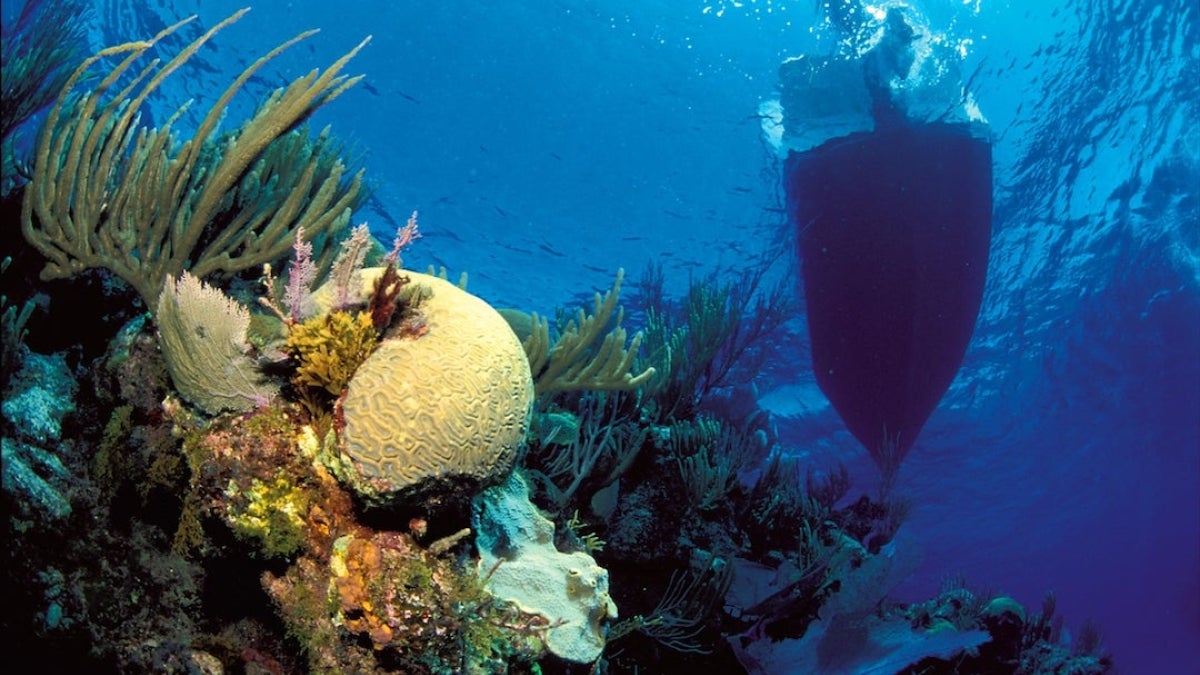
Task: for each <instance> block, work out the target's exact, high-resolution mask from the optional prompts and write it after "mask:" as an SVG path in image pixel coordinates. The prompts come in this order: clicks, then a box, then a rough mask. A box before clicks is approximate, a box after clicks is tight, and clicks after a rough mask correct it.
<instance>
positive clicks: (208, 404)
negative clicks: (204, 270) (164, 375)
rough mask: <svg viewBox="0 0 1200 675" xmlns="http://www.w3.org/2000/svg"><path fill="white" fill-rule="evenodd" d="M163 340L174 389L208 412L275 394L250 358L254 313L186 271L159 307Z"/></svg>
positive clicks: (169, 285) (240, 407) (170, 283)
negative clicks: (250, 330)
mask: <svg viewBox="0 0 1200 675" xmlns="http://www.w3.org/2000/svg"><path fill="white" fill-rule="evenodd" d="M155 311H156V317H155V318H156V320H157V323H158V333H159V343H160V344H161V345H162V350H163V356H164V357H165V359H166V363H167V369H168V370H169V371H170V373H171V380H172V381H173V382H174V383H175V389H176V390H177V391H178V392H179V393H180V395H182V396H183V397H184V398H185V399H187V400H188V402H190V403H192V404H194V405H196V406H198V407H199V408H200V409H202V410H204V411H205V412H207V413H210V414H215V413H219V412H221V411H223V410H237V411H246V410H250V409H251V408H253V407H254V406H255V405H263V404H265V403H266V402H267V401H269V400H270V399H271V398H272V397H273V396H274V395H275V393H276V392H277V390H278V387H277V386H275V385H273V384H272V383H271V382H270V381H269V380H268V379H267V378H266V377H265V376H264V375H263V374H262V373H261V372H259V370H258V369H257V368H256V367H255V364H254V361H253V360H252V359H251V358H250V357H249V356H248V354H247V353H248V352H249V351H250V346H249V343H248V341H247V340H248V336H247V330H248V329H249V326H250V312H249V311H247V310H246V308H245V307H243V306H242V305H240V304H238V303H237V302H235V301H233V300H231V299H230V298H229V297H227V296H226V295H225V294H224V293H222V292H221V290H220V289H219V288H215V287H212V286H209V285H208V284H206V283H204V282H203V281H200V279H199V278H198V277H195V276H193V275H192V274H190V273H188V272H184V273H183V274H182V275H181V276H180V277H179V281H178V282H176V280H175V279H173V278H168V279H167V280H166V283H164V284H163V289H162V293H161V294H159V297H158V303H157V304H156V305H155Z"/></svg>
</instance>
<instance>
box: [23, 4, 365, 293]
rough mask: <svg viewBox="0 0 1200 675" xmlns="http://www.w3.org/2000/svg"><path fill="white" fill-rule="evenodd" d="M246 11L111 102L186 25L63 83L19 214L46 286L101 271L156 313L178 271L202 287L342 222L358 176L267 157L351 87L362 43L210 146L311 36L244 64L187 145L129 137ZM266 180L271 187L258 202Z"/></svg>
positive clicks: (165, 133) (162, 137)
mask: <svg viewBox="0 0 1200 675" xmlns="http://www.w3.org/2000/svg"><path fill="white" fill-rule="evenodd" d="M245 12H246V10H242V11H240V12H237V13H236V14H234V15H232V16H230V17H229V18H228V19H226V20H224V21H222V22H220V23H218V24H217V25H216V26H214V27H213V28H212V29H210V30H209V31H207V32H206V33H204V34H203V35H202V36H201V37H199V38H197V39H196V40H195V41H193V42H192V43H191V44H189V45H188V46H187V47H185V48H184V49H183V50H182V51H180V52H179V53H178V54H177V55H176V56H175V57H174V58H172V59H170V60H169V61H167V62H166V63H165V64H163V65H162V66H161V67H159V66H158V64H157V62H152V63H150V64H149V65H147V66H145V67H144V68H142V70H141V71H140V73H139V74H138V76H137V77H135V78H134V82H133V84H131V85H129V86H127V87H124V88H123V89H120V90H119V91H118V92H117V93H115V94H114V95H112V96H107V94H108V91H109V89H111V88H113V87H115V86H116V85H117V82H118V80H119V79H120V78H121V77H122V76H123V75H124V74H125V73H126V72H127V71H128V70H129V69H130V68H132V67H133V66H134V64H135V63H136V62H137V61H138V60H139V58H140V57H141V56H142V55H143V54H144V53H145V52H146V51H147V50H148V49H150V48H151V47H153V46H154V45H155V44H156V43H158V42H159V41H161V40H162V39H163V38H165V37H166V36H168V35H170V34H172V33H173V32H174V31H176V30H178V29H179V28H180V27H181V26H182V25H183V24H185V23H187V21H190V19H188V20H185V21H183V22H180V23H178V24H175V25H174V26H171V27H169V28H166V29H164V30H163V31H161V32H160V33H159V34H158V35H156V36H155V37H154V38H153V39H151V40H148V41H142V42H130V43H127V44H123V45H118V46H115V47H110V48H108V49H104V50H102V51H100V52H99V53H98V54H96V55H95V56H93V57H91V58H89V59H87V60H85V61H84V62H83V64H82V65H80V66H79V68H77V69H76V70H75V72H74V73H73V74H72V75H71V77H70V78H69V80H68V81H67V83H66V85H65V86H64V87H63V90H62V92H61V93H60V94H59V97H58V100H57V102H56V103H55V105H54V107H53V108H51V110H50V113H49V116H48V117H47V120H46V124H45V128H44V130H43V132H42V134H41V137H40V139H39V142H38V145H37V149H36V157H35V165H34V175H33V178H32V180H31V182H30V184H29V187H28V189H27V190H26V193H25V200H24V203H23V205H22V210H21V230H22V233H23V234H24V235H25V239H26V240H28V241H29V243H30V244H32V245H33V246H34V247H35V248H37V249H38V250H39V251H40V252H41V253H42V254H43V255H45V256H46V257H47V258H49V263H48V264H47V265H46V267H45V268H44V269H43V270H42V277H43V278H44V279H58V278H64V277H68V276H71V275H73V274H75V273H77V272H79V271H81V270H84V269H88V268H92V267H103V268H106V269H109V270H111V271H112V272H113V273H115V274H116V275H117V276H119V277H121V278H122V279H124V280H125V281H126V282H128V283H129V284H130V285H131V286H133V287H134V288H135V289H136V290H137V291H138V293H139V294H140V295H141V296H142V298H143V299H144V300H145V301H146V304H147V306H148V307H152V306H154V301H155V299H156V298H157V296H158V292H159V290H160V289H161V288H162V285H163V282H164V280H165V279H167V278H168V277H175V276H178V275H179V273H180V272H182V271H183V270H184V269H185V268H189V267H190V269H191V271H192V273H193V274H195V275H196V276H197V277H204V276H206V275H208V274H212V273H215V272H221V273H227V274H232V273H236V272H238V271H240V270H245V269H250V268H256V267H259V266H261V265H262V264H263V263H264V262H269V261H271V260H274V259H276V258H278V257H280V256H281V255H282V254H284V253H285V252H286V251H287V249H288V248H289V247H290V246H291V245H292V241H293V234H294V232H295V231H296V228H298V227H303V228H304V231H305V233H306V235H307V236H309V237H317V236H318V235H321V234H322V233H326V232H330V231H333V230H336V229H338V228H340V227H342V226H344V224H345V223H346V222H347V220H348V219H349V208H350V207H351V206H352V205H353V204H355V203H356V200H357V199H359V196H360V192H361V189H362V188H361V175H359V176H356V177H355V178H354V179H353V180H352V181H351V182H350V183H349V184H348V185H343V183H342V180H341V178H342V173H343V171H344V167H343V166H342V165H341V164H340V162H335V163H333V164H332V165H330V164H325V165H322V164H321V162H320V161H318V160H317V159H314V158H313V157H318V158H319V157H324V156H325V155H322V154H321V153H317V154H316V155H314V156H312V157H309V159H308V163H307V164H306V165H301V166H295V167H292V169H290V170H287V171H284V170H283V169H284V168H286V167H284V166H283V164H284V163H290V162H291V161H292V159H291V158H290V157H288V158H287V159H286V162H284V157H285V152H284V151H283V150H277V151H271V150H270V147H271V145H272V144H273V143H275V142H277V141H279V140H280V139H285V138H286V135H287V134H288V132H289V130H291V129H293V128H294V127H295V126H296V125H297V124H299V123H300V122H302V121H303V120H304V119H306V118H307V117H308V116H309V115H311V114H312V112H313V111H314V110H315V109H316V108H318V107H320V106H321V105H323V104H324V103H327V102H328V101H330V100H332V99H333V98H335V97H337V96H338V95H340V94H341V93H342V92H344V91H345V90H346V89H347V88H349V87H350V86H352V85H353V84H354V83H355V82H357V81H358V79H359V78H346V77H345V76H343V75H340V72H341V70H342V68H344V67H345V65H346V63H347V62H348V61H349V60H350V58H351V57H353V56H354V55H355V54H356V53H357V52H358V50H359V49H360V48H361V47H362V44H360V45H359V46H358V47H355V48H354V49H353V50H351V51H350V52H349V53H348V54H346V55H345V56H343V57H342V58H341V59H338V60H337V61H335V62H334V63H333V64H332V65H331V66H330V67H329V68H327V69H326V70H325V72H324V73H320V74H318V73H317V71H315V70H314V71H312V72H310V73H309V74H308V75H305V76H303V77H300V78H298V79H297V80H295V81H293V82H292V83H291V84H290V85H288V86H287V87H285V88H282V89H278V90H276V91H275V92H274V93H273V94H271V96H270V97H269V98H268V99H267V101H266V102H265V103H264V104H263V105H262V106H260V107H259V109H258V111H257V112H256V113H255V114H254V115H253V116H252V117H251V118H250V119H249V120H247V121H246V122H245V123H244V124H243V125H242V126H241V128H240V129H238V131H237V133H235V134H231V135H228V136H225V137H222V138H217V139H214V138H213V136H214V133H215V130H216V127H217V124H218V122H219V121H220V119H221V117H222V116H223V115H224V113H225V109H226V107H227V105H228V103H229V101H230V99H231V98H232V97H233V95H234V94H235V93H237V91H238V90H239V89H240V88H241V87H242V86H243V85H244V84H245V83H246V81H247V80H249V79H250V78H251V77H253V76H254V74H255V73H256V72H257V71H258V70H259V69H260V68H261V67H262V66H263V65H264V64H265V63H267V62H268V61H270V60H271V59H272V58H274V57H275V56H276V55H278V54H279V53H280V52H281V51H283V50H284V49H286V48H288V47H290V46H291V45H293V44H295V43H296V42H298V41H299V40H302V39H304V38H305V37H308V36H309V35H310V34H311V33H303V34H301V35H300V36H298V37H296V38H294V39H292V40H289V41H288V42H285V43H284V44H283V45H281V46H279V47H277V48H276V49H274V50H272V51H270V52H268V53H267V54H266V55H265V56H263V57H262V58H260V59H259V60H257V61H255V62H254V63H253V64H251V65H250V67H249V68H247V69H246V70H245V72H243V73H242V74H241V75H240V76H239V77H238V78H237V79H236V80H234V82H233V84H231V85H230V86H229V87H228V88H227V89H226V90H225V92H224V93H223V94H222V95H221V97H220V98H219V99H218V100H217V102H216V103H215V104H214V105H213V107H212V109H211V110H210V111H209V112H208V114H207V115H206V116H205V117H204V119H203V120H202V122H201V123H200V125H199V127H198V129H197V131H196V134H195V136H194V137H193V138H192V139H191V140H190V141H188V142H186V143H182V144H181V143H179V142H178V140H177V139H176V137H175V134H174V132H173V131H172V129H171V124H172V122H173V121H174V119H175V118H174V117H173V118H172V119H171V120H170V121H168V122H167V123H166V124H165V125H164V126H163V127H162V128H160V129H138V128H137V119H138V110H139V108H140V106H141V104H142V103H143V101H145V100H146V97H148V96H149V95H150V94H151V93H152V92H153V91H154V90H156V89H157V88H158V87H159V85H160V84H161V83H162V81H163V80H164V79H165V78H166V77H167V76H168V75H170V74H171V73H172V72H173V71H174V70H176V69H178V68H179V67H180V66H181V65H182V64H183V63H184V62H185V61H187V60H188V59H189V58H191V57H192V56H193V55H194V54H195V53H196V51H197V50H198V49H200V47H201V46H202V45H203V44H204V43H205V42H207V41H208V40H209V39H210V38H212V36H213V35H214V34H215V33H216V32H217V31H220V30H221V29H222V28H224V27H226V26H228V25H229V24H230V23H232V22H234V21H236V20H238V19H239V18H241V16H242V15H243V14H244V13H245ZM110 56H123V58H122V60H121V61H120V62H119V63H118V65H117V66H116V67H115V68H113V70H112V71H111V72H110V73H109V74H108V75H106V76H104V77H103V78H102V79H101V80H100V82H99V83H98V84H97V85H96V86H95V88H94V89H93V90H92V91H89V92H86V93H85V94H83V95H82V96H80V97H78V98H76V97H74V96H72V90H73V89H74V87H75V85H76V84H77V83H79V82H80V81H82V80H83V78H84V77H85V75H86V74H87V73H88V71H89V70H90V69H91V68H92V67H93V66H94V65H95V64H96V63H97V62H98V61H100V60H101V59H104V58H107V57H110ZM181 112H182V111H181ZM260 160H261V162H262V164H258V165H256V162H260ZM271 166H275V167H276V168H277V169H279V170H277V171H275V170H272V169H270V167H271ZM263 173H265V174H268V175H270V174H271V173H275V174H277V175H276V178H277V179H278V181H275V180H274V179H272V181H268V182H264V181H263V180H262V179H259V178H257V177H256V176H257V175H258V174H263ZM247 181H249V183H247ZM268 183H269V184H270V185H271V187H272V188H273V189H271V190H269V191H268V192H264V191H263V190H262V189H261V188H262V187H263V186H264V185H267V184H268ZM251 186H254V187H253V189H252V188H251Z"/></svg>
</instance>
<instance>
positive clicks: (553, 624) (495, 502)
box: [472, 473, 617, 663]
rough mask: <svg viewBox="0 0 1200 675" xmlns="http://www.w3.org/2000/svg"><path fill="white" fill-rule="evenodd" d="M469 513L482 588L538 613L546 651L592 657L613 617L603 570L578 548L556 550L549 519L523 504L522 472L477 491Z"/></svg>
mask: <svg viewBox="0 0 1200 675" xmlns="http://www.w3.org/2000/svg"><path fill="white" fill-rule="evenodd" d="M473 511H474V515H473V517H472V526H473V527H474V529H475V532H476V537H475V545H476V546H477V547H478V549H479V562H478V565H479V571H480V575H481V576H482V577H483V578H484V585H485V587H486V588H487V590H488V592H490V593H492V594H494V595H495V596H496V597H498V598H500V599H501V600H503V601H506V602H511V603H513V604H514V605H515V606H516V607H517V608H519V609H520V610H521V612H523V613H526V614H530V615H534V616H536V617H540V623H539V625H540V626H542V627H544V629H545V633H546V635H545V640H546V648H547V649H548V650H549V651H550V652H551V653H553V654H555V655H556V656H558V657H560V658H562V659H565V660H567V661H571V662H574V663H592V662H594V661H596V659H598V658H599V657H600V653H601V652H602V651H603V649H604V645H605V629H606V625H607V622H608V621H610V620H612V619H615V618H617V606H616V604H615V603H614V602H613V601H612V598H611V597H610V596H609V594H608V572H607V571H606V570H604V569H603V568H601V567H599V566H598V565H596V561H595V560H594V559H593V558H592V556H591V555H589V554H587V553H585V552H583V551H573V552H570V553H563V552H560V551H559V550H558V549H557V548H555V546H554V524H553V523H552V522H551V521H550V520H549V519H547V518H546V517H545V516H543V515H541V514H540V513H538V511H537V508H536V507H534V505H533V504H532V503H531V502H530V501H529V489H528V488H527V487H526V485H525V480H524V479H523V478H521V476H520V474H517V473H514V474H513V475H512V476H510V477H509V479H508V481H507V482H506V483H504V484H503V485H499V486H496V487H492V488H488V489H487V490H484V491H483V492H482V493H480V495H479V496H478V497H476V498H475V502H474V505H473Z"/></svg>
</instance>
